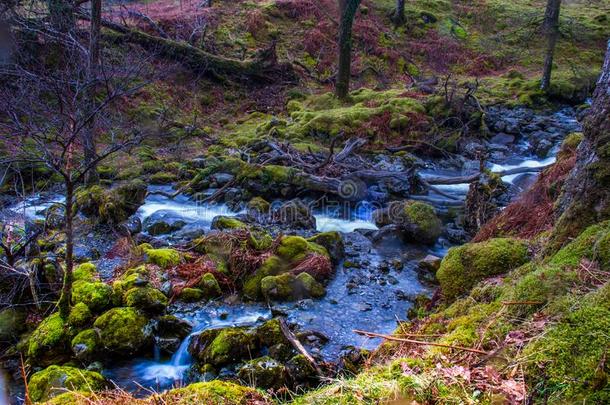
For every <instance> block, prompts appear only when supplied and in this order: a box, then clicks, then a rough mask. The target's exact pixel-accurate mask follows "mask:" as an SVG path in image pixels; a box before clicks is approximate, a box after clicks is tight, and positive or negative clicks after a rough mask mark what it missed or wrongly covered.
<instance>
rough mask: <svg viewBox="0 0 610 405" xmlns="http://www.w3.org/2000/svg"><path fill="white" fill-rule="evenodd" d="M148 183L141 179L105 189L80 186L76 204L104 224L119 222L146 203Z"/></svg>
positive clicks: (96, 186)
mask: <svg viewBox="0 0 610 405" xmlns="http://www.w3.org/2000/svg"><path fill="white" fill-rule="evenodd" d="M146 190H147V186H146V184H145V183H144V182H143V181H141V180H132V181H129V182H125V183H122V184H120V185H118V186H117V187H115V188H112V189H105V188H103V187H101V186H99V185H94V186H91V187H89V188H80V189H78V190H77V191H76V193H75V199H76V206H77V208H78V209H79V210H80V211H81V212H82V213H83V214H85V215H87V216H90V217H93V218H95V219H96V220H97V221H98V222H100V223H104V224H115V225H116V224H119V223H121V222H123V221H125V220H126V219H127V218H129V217H130V216H131V215H133V214H134V213H135V212H136V211H137V209H138V208H139V207H140V205H142V204H143V203H144V199H145V197H146Z"/></svg>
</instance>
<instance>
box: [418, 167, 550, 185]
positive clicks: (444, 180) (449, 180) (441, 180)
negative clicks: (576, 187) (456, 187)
mask: <svg viewBox="0 0 610 405" xmlns="http://www.w3.org/2000/svg"><path fill="white" fill-rule="evenodd" d="M552 165H553V163H551V164H549V165H546V166H540V167H517V168H514V169H509V170H502V171H499V172H492V173H493V174H495V175H498V176H500V177H504V176H510V175H513V174H521V173H539V172H541V171H543V170H544V169H547V168H549V167H550V166H552ZM480 177H481V173H475V174H471V175H468V176H458V177H440V176H434V177H426V178H425V181H426V182H427V183H428V184H434V185H440V184H443V185H449V184H464V183H472V182H475V181H477V180H479V178H480Z"/></svg>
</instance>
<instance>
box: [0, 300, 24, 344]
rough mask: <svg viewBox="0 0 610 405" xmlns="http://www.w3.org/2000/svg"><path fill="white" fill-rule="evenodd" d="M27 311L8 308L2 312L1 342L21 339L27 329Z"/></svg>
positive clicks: (0, 321) (0, 323)
mask: <svg viewBox="0 0 610 405" xmlns="http://www.w3.org/2000/svg"><path fill="white" fill-rule="evenodd" d="M26 317H27V314H26V313H25V311H22V310H19V309H15V308H6V309H3V310H2V311H0V342H12V341H15V340H17V339H19V335H21V334H22V333H23V332H25V330H26V329H27V327H26V323H25V319H26Z"/></svg>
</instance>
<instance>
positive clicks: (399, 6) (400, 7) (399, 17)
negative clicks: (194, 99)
mask: <svg viewBox="0 0 610 405" xmlns="http://www.w3.org/2000/svg"><path fill="white" fill-rule="evenodd" d="M392 21H393V22H394V25H395V26H396V27H400V26H401V25H403V24H404V23H405V22H406V18H405V0H396V8H395V9H394V14H393V15H392Z"/></svg>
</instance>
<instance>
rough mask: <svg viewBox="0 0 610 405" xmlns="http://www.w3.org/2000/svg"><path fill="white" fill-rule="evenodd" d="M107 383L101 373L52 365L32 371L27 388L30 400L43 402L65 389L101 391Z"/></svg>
mask: <svg viewBox="0 0 610 405" xmlns="http://www.w3.org/2000/svg"><path fill="white" fill-rule="evenodd" d="M109 385H110V384H109V383H108V381H107V380H106V379H105V378H104V377H103V376H102V375H101V374H99V373H96V372H94V371H87V370H81V369H78V368H75V367H68V366H63V367H60V366H55V365H54V366H50V367H48V368H46V369H44V370H41V371H39V372H37V373H34V374H33V375H32V377H31V378H30V381H29V384H28V388H29V395H30V399H31V400H32V401H34V402H45V401H48V400H49V399H51V398H54V397H56V396H58V395H60V394H63V393H64V392H66V391H80V392H85V393H86V392H92V391H102V390H104V389H106V388H108V387H109Z"/></svg>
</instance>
